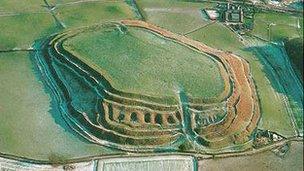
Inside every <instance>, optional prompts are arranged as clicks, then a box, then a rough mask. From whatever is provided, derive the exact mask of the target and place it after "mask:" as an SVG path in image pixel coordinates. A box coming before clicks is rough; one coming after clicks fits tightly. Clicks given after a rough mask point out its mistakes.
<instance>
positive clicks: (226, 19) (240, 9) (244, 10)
mask: <svg viewBox="0 0 304 171" xmlns="http://www.w3.org/2000/svg"><path fill="white" fill-rule="evenodd" d="M203 12H204V13H205V14H206V15H207V17H208V18H209V19H210V20H217V21H220V22H223V23H225V24H226V25H229V26H233V27H235V28H243V27H246V26H245V25H244V23H245V18H247V19H252V18H253V10H252V9H251V8H248V7H244V6H243V5H242V4H232V3H227V4H218V5H217V6H216V8H212V9H211V8H207V9H204V10H203Z"/></svg>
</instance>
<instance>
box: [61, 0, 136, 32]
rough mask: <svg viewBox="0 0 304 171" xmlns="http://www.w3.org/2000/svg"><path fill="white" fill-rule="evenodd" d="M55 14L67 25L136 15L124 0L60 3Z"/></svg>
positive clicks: (92, 22)
mask: <svg viewBox="0 0 304 171" xmlns="http://www.w3.org/2000/svg"><path fill="white" fill-rule="evenodd" d="M55 14H56V16H57V17H58V19H59V20H60V21H61V22H62V23H64V25H65V26H66V27H79V26H88V25H92V24H96V23H102V22H107V21H113V20H114V21H117V20H122V19H132V18H134V17H135V14H134V13H133V11H132V10H131V8H130V6H128V5H127V4H126V3H125V2H123V1H96V2H83V3H78V4H73V5H59V6H58V7H57V8H56V9H55Z"/></svg>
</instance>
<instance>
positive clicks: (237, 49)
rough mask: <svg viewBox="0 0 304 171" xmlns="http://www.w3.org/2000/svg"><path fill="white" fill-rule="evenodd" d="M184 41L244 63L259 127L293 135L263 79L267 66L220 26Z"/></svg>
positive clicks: (271, 86)
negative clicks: (258, 108) (228, 54)
mask: <svg viewBox="0 0 304 171" xmlns="http://www.w3.org/2000/svg"><path fill="white" fill-rule="evenodd" d="M188 37H190V38H192V39H194V40H197V41H201V42H203V43H205V44H207V45H209V46H211V47H214V48H217V49H221V50H225V51H231V52H233V53H235V54H237V55H239V56H241V57H243V58H244V59H246V60H247V61H248V62H249V64H250V69H251V73H252V75H253V79H254V81H255V84H256V87H257V92H258V96H259V99H260V105H261V112H262V119H261V122H260V125H259V127H260V128H263V129H268V130H272V131H275V132H277V133H280V134H282V135H284V136H293V135H294V131H293V127H292V125H291V122H290V118H289V116H288V113H287V111H286V109H285V107H284V102H283V100H282V98H280V97H279V93H278V91H277V90H276V89H275V87H274V84H275V80H273V79H271V78H269V76H268V75H267V72H269V71H268V69H267V66H265V65H264V64H263V63H262V61H260V60H259V59H258V57H257V56H255V55H254V53H253V52H252V51H251V50H249V49H248V48H246V47H245V46H244V45H243V43H242V42H241V41H240V40H239V39H238V37H237V36H236V35H235V34H234V33H233V32H232V31H230V30H229V29H228V28H226V27H225V26H223V25H221V24H212V25H209V26H207V27H205V28H202V29H199V30H197V31H196V32H194V33H192V34H189V35H188Z"/></svg>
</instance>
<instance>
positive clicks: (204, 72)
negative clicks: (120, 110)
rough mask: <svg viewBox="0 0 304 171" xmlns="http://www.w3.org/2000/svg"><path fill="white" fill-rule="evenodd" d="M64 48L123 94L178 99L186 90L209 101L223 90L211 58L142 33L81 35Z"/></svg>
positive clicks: (215, 65)
mask: <svg viewBox="0 0 304 171" xmlns="http://www.w3.org/2000/svg"><path fill="white" fill-rule="evenodd" d="M64 46H65V48H67V49H68V50H70V51H72V52H73V53H74V54H75V55H76V56H78V57H79V58H80V59H82V60H83V61H85V62H87V63H88V64H89V65H91V66H93V68H95V69H97V70H98V71H99V72H101V73H103V74H104V75H105V77H106V78H107V79H108V80H109V81H110V82H111V83H112V86H113V87H114V88H116V89H118V90H122V91H124V92H130V93H136V94H142V95H150V96H157V97H165V96H174V97H176V96H177V95H176V92H177V90H178V89H179V88H183V89H184V90H185V91H186V92H187V93H188V94H189V95H191V96H192V97H199V98H206V99H208V98H213V97H215V98H216V97H217V96H218V95H219V94H221V93H222V91H223V90H224V83H223V80H222V78H221V75H220V72H219V68H218V65H217V64H216V62H215V61H213V60H212V59H211V58H210V57H209V56H206V55H205V54H202V53H199V52H196V51H194V50H192V49H190V48H188V47H186V46H183V45H181V44H179V43H175V42H173V41H171V40H167V39H164V38H162V37H160V36H159V35H156V34H152V33H151V32H148V31H146V30H144V29H138V28H132V27H128V28H127V31H126V32H121V31H119V29H118V28H115V29H114V28H112V30H111V31H104V30H101V31H94V32H88V33H82V34H80V35H78V36H76V37H73V38H71V39H68V40H67V42H65V44H64ZM113 49H115V50H113Z"/></svg>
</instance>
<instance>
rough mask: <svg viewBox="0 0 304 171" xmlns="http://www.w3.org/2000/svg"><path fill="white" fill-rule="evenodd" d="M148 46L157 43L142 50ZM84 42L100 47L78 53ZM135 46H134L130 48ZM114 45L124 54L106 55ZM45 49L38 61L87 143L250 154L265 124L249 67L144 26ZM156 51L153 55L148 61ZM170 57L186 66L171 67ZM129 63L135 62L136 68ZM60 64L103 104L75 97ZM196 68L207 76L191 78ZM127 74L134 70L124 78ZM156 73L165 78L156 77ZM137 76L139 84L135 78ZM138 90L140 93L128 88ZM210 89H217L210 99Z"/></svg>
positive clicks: (103, 29) (77, 35) (63, 37)
mask: <svg viewBox="0 0 304 171" xmlns="http://www.w3.org/2000/svg"><path fill="white" fill-rule="evenodd" d="M96 34H97V35H96ZM138 34H139V35H138ZM151 36H152V37H151ZM99 37H100V38H99ZM103 37H105V39H106V40H105V39H104V38H103ZM83 39H90V40H89V41H85V40H83ZM147 39H151V40H152V41H149V42H150V43H149V44H147V43H145V44H143V43H142V42H147ZM170 41H171V42H170ZM81 42H87V43H89V44H91V45H92V46H93V44H97V45H96V46H94V47H95V48H96V47H97V48H98V47H101V48H98V49H95V50H94V49H86V48H79V44H82V43H81ZM121 43H123V44H121ZM131 43H132V47H130V46H128V44H131ZM44 44H46V45H49V46H44ZM113 44H114V45H115V46H117V45H118V47H120V49H118V50H117V51H116V52H114V53H110V52H107V51H108V50H109V49H111V48H109V46H110V47H111V46H113ZM161 44H164V45H163V46H161ZM92 46H87V47H92ZM142 46H149V48H148V47H142ZM175 46H181V47H180V48H179V49H181V51H175V52H173V51H171V50H174V49H173V48H176V47H175ZM41 48H42V49H43V51H42V52H41V53H42V54H41V55H43V57H42V56H41V59H43V58H44V62H43V61H41V62H42V63H45V65H47V66H48V67H47V68H48V69H46V71H45V72H46V75H48V73H52V77H49V84H50V85H53V86H54V88H51V89H53V90H56V91H58V90H61V92H57V93H56V94H58V99H60V101H62V104H63V106H62V109H63V111H62V113H64V117H65V120H67V122H69V125H70V126H71V127H73V129H75V130H77V132H79V133H80V134H81V135H82V136H84V137H85V138H86V139H88V140H89V141H92V142H95V143H97V144H101V145H106V146H107V145H108V146H110V147H113V148H118V149H120V150H126V151H134V150H136V151H138V150H140V151H151V150H155V149H167V148H168V147H169V148H171V149H175V150H177V149H178V148H179V147H180V146H182V145H183V144H185V143H186V144H187V143H188V144H189V143H190V144H191V145H190V146H191V147H189V149H186V151H193V150H195V149H196V150H200V151H205V152H215V153H216V152H222V151H233V150H234V149H235V148H238V149H240V150H245V149H247V148H250V145H248V144H251V143H252V138H253V136H252V134H253V133H254V132H255V131H256V129H255V128H256V125H257V123H258V121H259V118H260V111H259V105H258V99H257V96H256V90H255V86H254V85H253V81H252V80H251V76H250V69H249V66H248V63H247V62H246V61H244V60H242V59H241V58H239V57H237V56H235V55H233V54H229V53H225V52H221V51H219V50H215V49H213V48H210V47H208V46H206V45H204V44H201V43H199V42H196V41H193V40H191V39H188V38H186V37H183V36H179V35H177V34H174V33H172V32H169V31H167V30H164V29H161V28H159V27H156V26H154V25H152V24H149V23H145V22H143V21H139V20H123V21H121V22H120V23H108V24H103V25H96V26H92V27H88V28H82V29H78V30H72V31H69V32H64V33H61V34H58V35H55V36H53V37H51V39H49V40H48V41H47V42H44V43H42V47H41ZM154 50H155V51H156V54H153V55H151V51H152V52H153V51H154ZM158 51H165V53H159V52H158ZM157 53H159V55H162V56H161V57H160V56H159V55H158V54H157ZM92 54H96V55H95V56H94V55H92ZM122 54H126V55H122ZM179 55H181V56H180V57H178V56H179ZM173 56H174V57H175V59H176V61H178V60H179V58H181V59H180V60H183V61H184V62H182V63H181V62H179V63H176V62H170V61H172V58H173ZM122 58H126V59H122ZM129 58H131V59H129ZM132 58H137V60H136V62H135V60H132ZM138 58H140V59H138ZM184 58H189V62H187V61H188V59H186V60H185V59H184ZM124 60H126V61H124ZM165 60H168V61H165ZM51 61H53V62H51ZM192 62H194V64H193V65H192ZM54 63H57V64H56V65H53V64H54ZM161 63H162V64H161ZM59 65H65V66H66V67H67V68H69V70H72V71H73V72H75V73H77V74H78V75H79V76H80V77H81V78H82V79H84V81H83V82H86V83H87V84H88V85H89V86H91V87H93V88H94V89H95V90H96V91H97V94H99V95H100V97H98V98H97V99H95V100H94V97H89V96H88V95H87V94H83V95H81V92H79V91H77V92H75V91H73V89H75V87H74V86H75V85H73V84H70V83H69V78H68V76H67V73H66V71H63V70H62V69H59V67H58V66H59ZM138 65H139V66H138ZM163 65H165V66H166V67H167V68H171V69H169V70H168V69H167V68H166V67H164V66H163ZM174 65H178V66H174ZM195 65H198V66H195ZM159 66H161V68H162V69H160V68H159ZM195 67H202V68H204V70H203V71H204V72H198V71H196V72H193V69H194V70H195ZM118 68H119V69H118ZM127 68H132V69H130V70H129V71H126V72H124V71H125V70H126V69H127ZM145 68H148V69H145ZM205 69H206V70H205ZM120 70H122V71H120ZM179 70H182V71H183V72H182V73H180V72H181V71H179ZM188 70H189V71H188ZM196 70H197V69H196ZM159 72H164V73H165V74H161V76H159V77H158V75H160V73H159ZM138 73H141V74H142V77H138V76H136V74H138ZM132 74H133V75H135V76H132ZM210 76H211V77H210ZM120 78H121V79H122V80H120ZM209 79H210V80H212V81H209ZM155 82H156V83H155ZM118 83H120V84H123V85H120V86H118ZM193 83H195V85H196V87H195V88H194V87H192V86H193V85H194V84H193ZM134 84H135V85H136V84H138V85H141V86H140V87H138V88H137V87H136V86H132V89H130V87H131V85H134ZM146 84H148V85H146ZM150 84H152V85H153V86H151V85H150ZM159 84H161V87H158V86H159ZM113 85H114V86H113ZM197 85H199V86H197ZM178 86H181V87H182V88H179V87H178ZM56 87H58V88H56ZM117 87H118V88H117ZM155 87H156V89H155ZM206 87H207V88H208V87H210V88H211V87H219V88H211V89H210V91H208V93H206V92H207V90H206V89H205V88H206ZM77 88H78V87H77ZM57 89H58V90H57ZM78 89H79V88H78ZM172 89H173V90H172ZM170 90H171V91H172V92H170ZM174 91H175V92H174ZM164 92H166V94H165V93H164ZM188 92H190V93H188ZM196 92H199V93H196ZM209 93H210V94H209ZM211 93H212V94H211ZM159 94H162V95H163V96H160V95H159ZM174 95H175V96H176V97H175V98H174ZM75 96H76V97H80V96H88V97H87V98H88V99H89V98H92V99H91V100H90V101H92V103H94V104H95V106H94V104H92V105H91V106H89V104H87V106H85V108H86V109H83V110H77V109H75V108H77V107H76V106H79V105H83V104H81V103H83V102H81V101H79V100H77V99H75ZM96 105H97V106H96ZM92 110H94V112H90V111H92ZM89 112H90V113H89Z"/></svg>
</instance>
